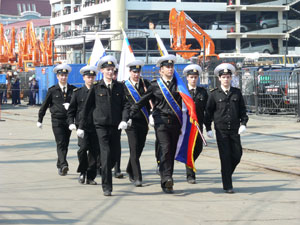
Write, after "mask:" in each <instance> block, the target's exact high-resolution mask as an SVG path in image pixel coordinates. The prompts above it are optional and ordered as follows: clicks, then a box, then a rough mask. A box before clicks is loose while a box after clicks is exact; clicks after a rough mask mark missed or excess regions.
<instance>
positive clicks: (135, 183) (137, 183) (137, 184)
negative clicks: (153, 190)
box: [134, 180, 143, 187]
mask: <svg viewBox="0 0 300 225" xmlns="http://www.w3.org/2000/svg"><path fill="white" fill-rule="evenodd" d="M134 186H136V187H142V186H143V185H142V181H140V180H136V181H134Z"/></svg>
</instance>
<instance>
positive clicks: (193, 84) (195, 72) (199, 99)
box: [183, 64, 208, 184]
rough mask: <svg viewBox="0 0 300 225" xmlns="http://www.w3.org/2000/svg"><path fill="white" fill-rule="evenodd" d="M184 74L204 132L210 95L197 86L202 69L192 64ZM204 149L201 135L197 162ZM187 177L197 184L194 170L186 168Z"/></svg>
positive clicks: (198, 143)
mask: <svg viewBox="0 0 300 225" xmlns="http://www.w3.org/2000/svg"><path fill="white" fill-rule="evenodd" d="M183 74H184V75H185V76H186V79H187V82H188V85H187V86H188V90H189V92H190V95H191V96H192V98H193V100H194V102H195V106H196V113H197V119H198V123H199V126H200V130H201V132H203V121H204V112H205V107H206V103H207V99H208V94H207V91H206V89H205V88H203V87H198V86H197V83H198V80H199V76H200V75H201V74H202V69H201V67H200V66H199V65H197V64H191V65H188V66H186V67H185V68H184V70H183ZM202 149H203V142H202V139H201V137H200V135H198V136H197V140H196V144H195V148H194V161H195V162H196V160H197V158H198V157H199V155H200V153H201V152H202ZM186 176H187V182H188V183H190V184H195V183H196V174H195V172H194V171H193V169H191V168H189V167H186Z"/></svg>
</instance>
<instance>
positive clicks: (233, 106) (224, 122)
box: [205, 87, 248, 130]
mask: <svg viewBox="0 0 300 225" xmlns="http://www.w3.org/2000/svg"><path fill="white" fill-rule="evenodd" d="M206 112H207V114H206V119H205V120H206V122H205V126H206V130H211V121H212V120H213V121H214V124H215V129H218V130H238V129H239V127H240V125H245V126H246V124H247V122H248V116H247V114H246V106H245V102H244V99H243V96H242V94H241V91H240V89H238V88H234V87H230V90H229V93H228V95H226V94H225V92H224V91H223V90H222V88H221V87H219V88H216V89H214V90H212V91H211V93H210V96H209V98H208V102H207V106H206Z"/></svg>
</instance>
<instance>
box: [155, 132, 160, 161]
mask: <svg viewBox="0 0 300 225" xmlns="http://www.w3.org/2000/svg"><path fill="white" fill-rule="evenodd" d="M155 158H156V163H157V165H159V163H160V150H159V143H158V139H157V137H156V140H155Z"/></svg>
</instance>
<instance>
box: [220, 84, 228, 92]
mask: <svg viewBox="0 0 300 225" xmlns="http://www.w3.org/2000/svg"><path fill="white" fill-rule="evenodd" d="M221 88H222V90H223V91H224V92H225V91H229V90H230V87H229V88H228V89H226V88H225V87H223V86H222V85H221Z"/></svg>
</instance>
